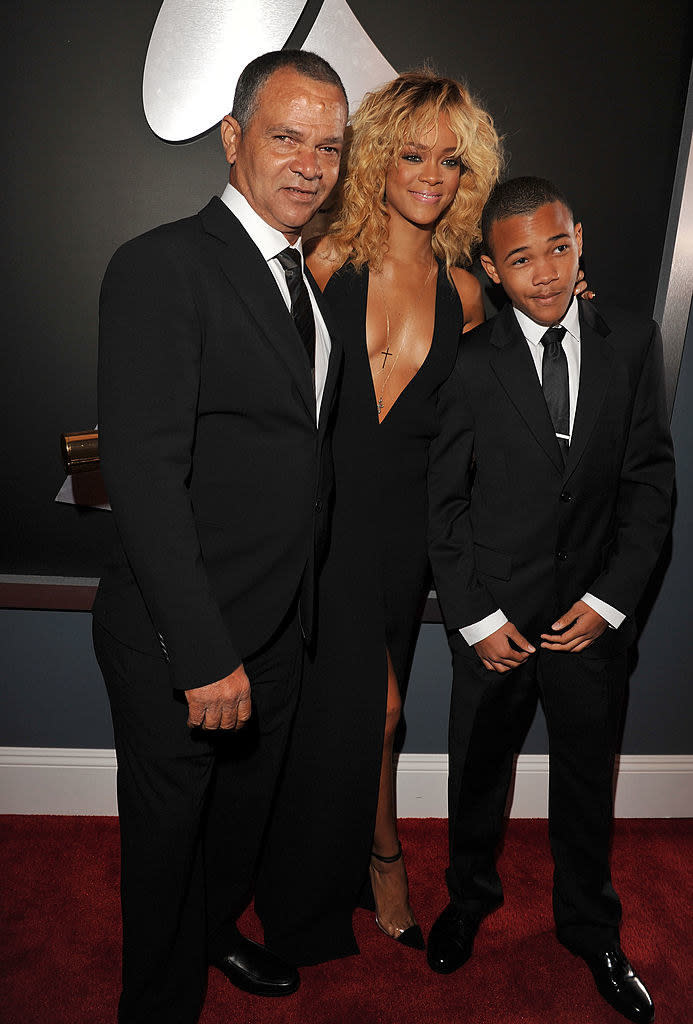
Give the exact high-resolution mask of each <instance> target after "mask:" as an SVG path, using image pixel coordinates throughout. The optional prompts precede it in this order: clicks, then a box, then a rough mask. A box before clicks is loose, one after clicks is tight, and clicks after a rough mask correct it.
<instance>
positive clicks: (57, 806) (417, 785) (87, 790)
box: [0, 747, 693, 818]
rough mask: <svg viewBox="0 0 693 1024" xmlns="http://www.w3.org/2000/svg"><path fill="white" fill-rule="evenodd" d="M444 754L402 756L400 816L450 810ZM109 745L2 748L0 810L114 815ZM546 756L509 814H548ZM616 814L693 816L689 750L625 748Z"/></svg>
mask: <svg viewBox="0 0 693 1024" xmlns="http://www.w3.org/2000/svg"><path fill="white" fill-rule="evenodd" d="M447 770H448V759H447V755H446V754H402V756H401V757H400V759H399V765H398V770H397V810H398V814H399V816H400V817H401V818H445V817H446V816H447V805H446V799H447V795H446V791H447ZM115 777H116V760H115V753H114V751H112V750H82V749H72V750H71V749H59V748H48V747H0V814H116V813H117V808H116V787H115ZM548 783H549V759H548V756H547V755H545V754H522V755H521V756H520V758H519V759H518V763H517V774H516V778H515V791H514V794H513V799H512V804H511V816H512V817H513V818H545V817H546V811H547V800H548ZM616 817H617V818H689V817H693V756H690V755H681V756H669V755H663V756H656V757H655V756H649V755H644V756H640V755H634V754H623V755H622V756H621V758H620V762H619V772H618V781H617V785H616Z"/></svg>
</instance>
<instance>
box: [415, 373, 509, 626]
mask: <svg viewBox="0 0 693 1024" xmlns="http://www.w3.org/2000/svg"><path fill="white" fill-rule="evenodd" d="M438 423H439V430H438V434H437V436H436V437H435V438H434V439H433V440H432V442H431V445H430V449H429V464H428V502H429V518H428V547H429V557H430V560H431V566H432V569H433V577H434V580H435V586H436V593H437V595H438V602H439V604H440V608H441V611H442V613H443V618H444V620H445V625H446V627H447V628H448V629H449V630H453V629H459V628H460V627H463V626H468V625H469V624H470V623H474V622H479V621H480V620H481V619H484V618H486V616H487V615H490V614H491V613H492V612H495V611H496V610H497V609H498V602H497V601H495V600H494V599H493V597H492V596H491V594H490V593H489V592H488V590H487V589H486V587H484V586H483V584H482V583H480V581H479V580H478V578H477V575H476V570H475V566H474V542H473V538H472V524H471V515H470V502H471V489H472V476H473V467H472V456H473V451H474V416H473V412H472V407H471V405H470V403H469V401H468V399H467V396H466V394H465V390H464V386H463V380H462V373H461V370H460V366H459V362H458V364H457V365H456V366H455V368H454V370H453V371H452V374H451V375H450V377H449V378H448V379H447V381H445V383H444V384H443V385H442V386H441V387H440V390H439V392H438Z"/></svg>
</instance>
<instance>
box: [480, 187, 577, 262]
mask: <svg viewBox="0 0 693 1024" xmlns="http://www.w3.org/2000/svg"><path fill="white" fill-rule="evenodd" d="M547 203H562V204H563V206H565V208H566V210H568V212H569V213H570V216H571V217H573V208H572V206H571V205H570V203H569V202H568V200H567V199H566V197H565V195H564V194H563V192H561V190H560V188H558V187H557V186H556V185H554V184H553V183H552V182H550V181H547V179H546V178H533V177H529V176H527V177H523V178H509V179H508V180H507V181H501V182H499V183H498V184H497V185H496V186H495V187H494V189H493V190H492V192H491V195H490V196H489V197H488V199H487V201H486V205H485V206H484V209H483V212H482V214H481V247H482V250H483V252H484V253H486V254H487V255H488V256H492V255H493V253H492V252H491V228H492V227H493V225H494V224H495V223H496V221H497V220H507V218H508V217H517V216H521V215H522V214H527V213H534V211H535V210H538V209H539V207H540V206H546V204H547Z"/></svg>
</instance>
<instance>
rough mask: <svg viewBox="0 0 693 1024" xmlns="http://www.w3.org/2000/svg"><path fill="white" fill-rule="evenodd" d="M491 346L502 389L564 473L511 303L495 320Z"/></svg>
mask: <svg viewBox="0 0 693 1024" xmlns="http://www.w3.org/2000/svg"><path fill="white" fill-rule="evenodd" d="M491 345H492V346H493V347H494V348H495V349H496V351H495V353H494V354H493V356H492V357H491V366H492V368H493V371H494V373H495V374H496V376H497V377H498V380H499V381H500V383H501V386H502V387H503V389H504V390H505V392H506V394H507V395H508V398H509V399H510V401H511V402H512V403H513V405H514V406H515V407H516V409H517V410H518V412H519V413H520V415H521V416H522V418H523V420H524V421H525V423H526V424H527V426H528V427H529V429H530V430H531V432H532V433H533V434H534V436H535V437H536V439H537V441H538V442H539V444H540V445H541V446H542V448H543V449H544V450H545V452H546V454H547V455H548V457H549V458H550V459H551V461H552V462H553V464H554V465H555V466H556V468H557V469H560V470H563V455H562V454H561V449H560V447H559V445H558V441H557V440H556V434H555V432H554V429H553V424H552V422H551V417H550V416H549V410H548V409H547V407H546V401H545V399H544V393H543V391H542V390H541V384H540V383H539V378H538V376H537V371H536V369H535V366H534V363H533V362H532V356H531V355H530V353H529V350H528V349H527V342H526V340H525V338H524V335H523V334H522V331H521V330H520V325H519V324H518V322H517V318H516V316H515V314H514V313H513V308H512V306H511V305H510V304H509V303H508V305H507V306H505V307H504V308H503V309H502V310H501V312H500V313H499V314H498V316H497V317H496V319H495V322H494V325H493V331H492V333H491Z"/></svg>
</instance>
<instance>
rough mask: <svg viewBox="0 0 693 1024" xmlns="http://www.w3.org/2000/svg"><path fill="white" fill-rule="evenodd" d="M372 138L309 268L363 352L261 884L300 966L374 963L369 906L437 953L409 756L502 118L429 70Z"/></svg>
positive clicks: (276, 945)
mask: <svg viewBox="0 0 693 1024" xmlns="http://www.w3.org/2000/svg"><path fill="white" fill-rule="evenodd" d="M352 128H353V138H352V142H351V146H350V153H349V159H348V164H347V173H346V179H345V184H344V193H343V202H342V204H341V208H340V213H339V216H338V218H337V220H336V221H335V223H334V224H333V225H332V227H331V229H330V231H329V232H328V234H327V235H326V236H325V237H324V238H322V239H321V240H319V241H318V242H317V244H316V245H314V246H313V249H312V252H311V253H310V255H309V256H308V259H307V263H308V266H309V268H310V270H311V272H312V273H313V275H314V277H315V278H316V280H317V282H318V284H319V285H320V287H321V288H322V289H323V290H324V292H325V296H326V298H328V299H329V304H330V307H331V309H332V312H333V314H334V317H335V322H336V324H337V325H338V327H339V330H340V333H341V336H342V339H343V342H344V347H345V364H344V376H343V381H342V390H341V397H340V400H339V405H338V408H337V415H336V423H335V436H334V464H335V481H336V499H335V508H334V512H333V520H332V540H331V548H330V554H329V556H328V561H327V564H326V566H325V568H324V571H323V574H322V577H321V581H320V593H319V622H318V630H317V644H316V649H315V651H314V654H313V657H312V659H311V660H310V661H309V664H308V666H307V670H306V673H305V678H304V685H303V692H302V698H301V700H302V705H303V706H302V710H301V715H300V717H299V722H300V723H301V728H300V731H299V732H296V733H295V735H294V737H293V739H292V745H291V749H290V752H289V760H288V764H287V770H286V778H285V784H284V787H283V789H282V792H281V794H280V799H279V800H278V802H277V811H276V815H275V819H274V823H273V827H272V829H271V832H270V835H269V836H268V842H267V855H266V858H265V863H264V867H263V870H262V872H261V876H260V879H259V882H258V888H257V891H256V908H257V910H258V912H259V913H260V916H261V918H262V920H263V923H264V926H265V938H266V941H267V942H268V944H269V945H270V947H271V948H273V949H275V950H276V951H277V952H279V953H281V954H283V955H284V956H286V957H287V958H289V959H291V960H293V962H295V963H298V964H309V963H317V962H320V961H323V960H328V959H332V958H334V957H338V956H345V955H348V954H350V953H354V952H357V950H358V947H357V945H356V942H355V939H354V935H353V931H352V924H351V918H352V912H353V909H354V906H355V905H356V904H357V903H360V904H361V905H368V904H370V905H371V906H374V909H375V912H376V923H377V924H378V926H379V927H380V928H381V930H382V931H383V932H385V933H386V934H387V935H388V936H390V937H391V938H393V939H395V940H397V941H398V942H399V943H400V944H403V945H407V946H411V947H414V948H417V949H423V948H424V941H423V936H422V934H421V929H420V928H419V926H418V925H417V923H416V920H415V917H414V914H413V912H412V909H411V907H410V904H409V897H408V884H407V875H406V870H405V867H404V861H403V859H402V850H401V846H400V842H399V838H398V834H397V822H396V816H395V806H394V795H393V791H394V769H393V745H394V740H395V732H396V729H397V726H398V723H399V720H400V710H401V702H402V697H403V692H404V688H405V686H406V682H407V679H408V676H409V670H410V667H411V660H412V656H413V652H414V646H415V643H416V637H417V633H418V626H419V622H420V618H421V611H422V607H423V602H424V600H425V597H426V593H427V589H428V584H429V567H428V555H427V542H426V534H427V475H428V472H429V469H430V467H429V464H428V448H429V443H430V440H431V438H432V437H434V436H435V435H436V433H437V431H438V413H437V402H436V399H437V392H438V388H439V386H440V385H441V383H442V382H443V381H444V380H445V379H446V378H447V376H448V375H449V373H450V371H451V369H452V366H453V363H454V361H455V354H456V351H457V346H458V342H459V338H460V334H461V332H462V331H466V330H469V329H470V328H472V327H474V326H476V325H477V324H479V323H481V321H482V320H483V319H484V313H483V305H482V298H481V289H480V286H479V284H478V282H477V280H476V278H475V277H474V276H473V275H472V274H470V273H469V272H468V271H466V270H463V269H462V268H461V267H460V265H459V264H460V263H469V261H470V255H471V250H472V247H473V245H474V243H475V242H476V241H477V240H478V238H479V221H480V217H481V211H482V208H483V206H484V203H485V201H486V199H487V197H488V195H489V192H490V190H491V188H492V187H493V185H494V184H495V182H496V180H497V178H498V174H499V166H500V153H499V142H498V137H497V134H496V132H495V130H494V126H493V121H492V118H491V117H490V115H489V114H488V113H486V112H485V111H484V110H483V109H481V107H479V106H478V105H477V104H476V103H475V102H474V100H473V99H472V98H471V96H470V94H469V93H468V92H467V90H466V89H465V88H464V87H463V86H462V85H461V84H460V83H459V82H456V81H454V80H452V79H448V78H441V77H438V76H436V75H434V74H433V73H431V72H429V71H426V70H424V71H417V72H411V73H408V74H404V75H401V76H400V77H399V78H397V79H396V80H395V81H393V82H391V83H389V84H388V85H386V86H384V87H383V88H381V89H379V90H377V91H376V92H373V93H370V94H368V95H367V96H366V97H365V99H364V100H363V102H362V104H361V106H360V107H359V109H358V111H357V113H356V114H355V116H354V117H353V119H352ZM307 248H308V247H307ZM364 882H365V884H364ZM369 890H370V891H369Z"/></svg>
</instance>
